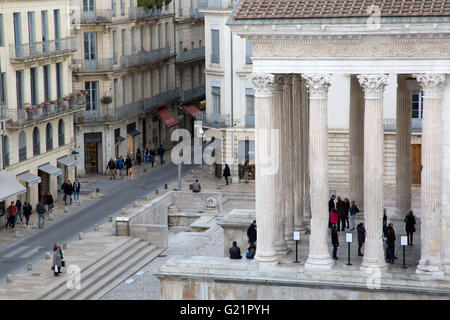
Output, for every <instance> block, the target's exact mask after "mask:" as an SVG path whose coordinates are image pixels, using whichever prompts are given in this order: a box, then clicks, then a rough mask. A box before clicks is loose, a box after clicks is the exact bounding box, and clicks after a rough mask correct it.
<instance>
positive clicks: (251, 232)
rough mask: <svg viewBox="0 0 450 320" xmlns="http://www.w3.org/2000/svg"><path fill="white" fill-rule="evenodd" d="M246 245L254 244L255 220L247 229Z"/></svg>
mask: <svg viewBox="0 0 450 320" xmlns="http://www.w3.org/2000/svg"><path fill="white" fill-rule="evenodd" d="M247 236H248V243H253V242H256V220H253V222H252V224H251V225H250V226H249V227H248V229H247Z"/></svg>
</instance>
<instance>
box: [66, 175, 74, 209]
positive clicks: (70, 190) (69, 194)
mask: <svg viewBox="0 0 450 320" xmlns="http://www.w3.org/2000/svg"><path fill="white" fill-rule="evenodd" d="M66 193H67V197H68V198H69V200H70V204H72V194H73V187H72V184H71V183H70V180H67V185H66ZM66 200H67V199H66ZM66 204H67V201H66Z"/></svg>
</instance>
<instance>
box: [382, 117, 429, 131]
mask: <svg viewBox="0 0 450 320" xmlns="http://www.w3.org/2000/svg"><path fill="white" fill-rule="evenodd" d="M383 128H384V131H388V132H395V131H396V130H397V121H396V119H392V118H386V119H383ZM411 132H422V119H416V118H411Z"/></svg>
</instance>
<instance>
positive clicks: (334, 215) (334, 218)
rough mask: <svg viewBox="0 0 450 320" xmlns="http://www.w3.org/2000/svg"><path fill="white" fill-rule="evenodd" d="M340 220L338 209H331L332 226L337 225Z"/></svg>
mask: <svg viewBox="0 0 450 320" xmlns="http://www.w3.org/2000/svg"><path fill="white" fill-rule="evenodd" d="M338 221H339V217H338V213H337V210H336V209H331V212H330V222H331V226H337V223H338Z"/></svg>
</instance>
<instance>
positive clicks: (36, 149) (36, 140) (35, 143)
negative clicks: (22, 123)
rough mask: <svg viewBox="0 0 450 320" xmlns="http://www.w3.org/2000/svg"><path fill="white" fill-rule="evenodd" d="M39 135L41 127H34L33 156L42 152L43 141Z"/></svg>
mask: <svg viewBox="0 0 450 320" xmlns="http://www.w3.org/2000/svg"><path fill="white" fill-rule="evenodd" d="M40 140H41V139H40V137H39V129H38V128H37V127H34V129H33V156H37V155H39V154H40V153H41V141H40Z"/></svg>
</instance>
